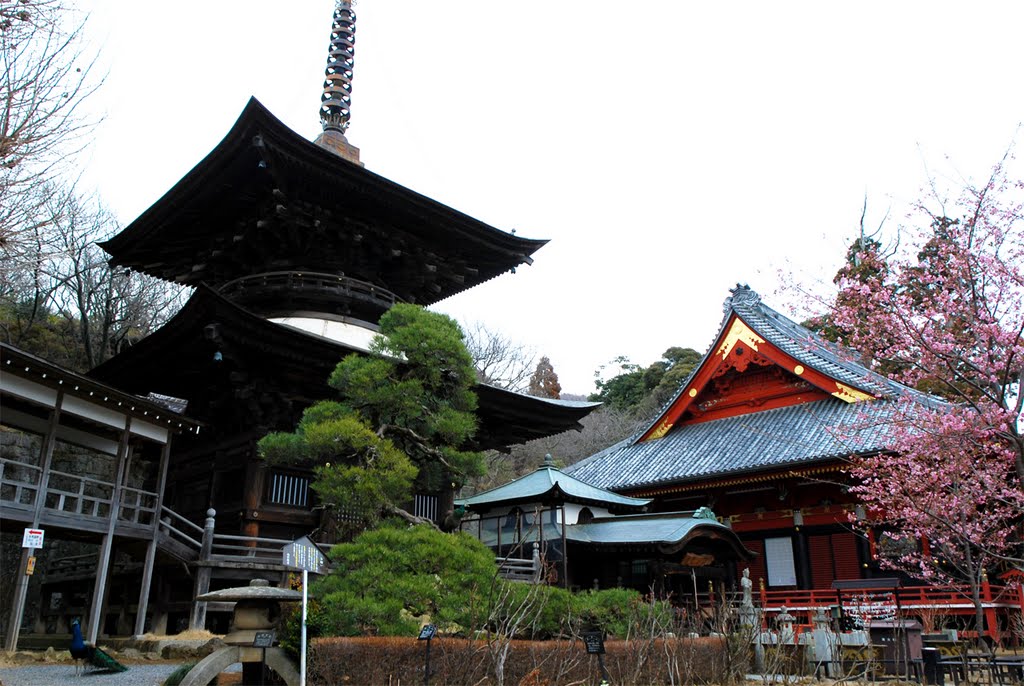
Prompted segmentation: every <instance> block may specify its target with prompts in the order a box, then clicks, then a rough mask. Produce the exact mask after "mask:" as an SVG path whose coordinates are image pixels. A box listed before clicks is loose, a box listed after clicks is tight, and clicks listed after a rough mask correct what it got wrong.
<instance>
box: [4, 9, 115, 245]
mask: <svg viewBox="0 0 1024 686" xmlns="http://www.w3.org/2000/svg"><path fill="white" fill-rule="evenodd" d="M75 19H76V17H75V14H74V12H73V11H72V10H70V9H68V8H67V7H65V6H64V5H63V4H62V3H61V2H60V0H14V1H12V0H0V66H2V69H3V79H2V82H0V248H2V249H4V250H6V251H11V250H15V251H16V250H17V246H18V244H19V243H22V242H27V243H29V244H31V242H32V238H33V232H34V231H35V230H36V229H38V228H40V222H45V221H46V219H47V215H46V213H40V210H41V209H42V207H43V206H44V205H45V204H46V203H47V200H48V198H47V191H48V190H51V189H53V188H55V187H56V186H55V185H54V184H52V183H50V182H51V181H52V180H54V179H55V178H56V177H57V176H59V175H62V174H67V168H68V160H69V158H70V156H72V155H73V154H74V153H76V152H78V151H79V150H81V149H82V147H84V145H85V141H86V138H85V137H84V136H83V134H84V133H85V132H86V131H87V130H88V129H90V128H91V127H92V126H93V125H94V124H95V122H93V121H89V120H88V119H86V118H83V117H81V116H80V112H79V107H80V105H81V103H82V102H83V100H84V99H85V98H87V97H88V96H89V95H90V94H91V93H93V92H94V91H95V90H96V88H97V87H98V86H99V85H100V83H101V82H102V79H94V78H92V76H91V73H92V72H93V67H94V64H95V59H94V58H92V57H89V56H88V55H86V54H85V53H84V52H83V49H82V47H81V37H82V29H83V26H84V22H83V21H82V20H78V21H75Z"/></svg>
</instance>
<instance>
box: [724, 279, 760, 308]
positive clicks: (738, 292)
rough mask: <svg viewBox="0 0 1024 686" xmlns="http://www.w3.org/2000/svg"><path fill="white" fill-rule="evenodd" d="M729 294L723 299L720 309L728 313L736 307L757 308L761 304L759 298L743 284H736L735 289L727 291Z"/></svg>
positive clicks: (751, 289) (756, 293)
mask: <svg viewBox="0 0 1024 686" xmlns="http://www.w3.org/2000/svg"><path fill="white" fill-rule="evenodd" d="M729 293H730V294H731V295H730V296H729V297H728V298H726V299H725V303H724V304H723V307H722V309H723V310H724V311H725V312H726V313H728V312H729V311H730V310H731V309H733V308H734V307H735V306H736V305H747V306H748V307H757V306H758V305H760V304H761V296H760V295H759V294H758V292H757V291H755V290H754V289H753V288H751V287H750V286H748V285H746V284H744V283H738V284H736V288H732V289H729Z"/></svg>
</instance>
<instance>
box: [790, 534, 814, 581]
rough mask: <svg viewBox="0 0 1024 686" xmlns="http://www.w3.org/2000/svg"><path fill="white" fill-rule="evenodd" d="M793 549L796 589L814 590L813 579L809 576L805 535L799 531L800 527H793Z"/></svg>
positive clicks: (809, 565)
mask: <svg viewBox="0 0 1024 686" xmlns="http://www.w3.org/2000/svg"><path fill="white" fill-rule="evenodd" d="M793 543H794V544H795V545H794V546H793V547H794V548H795V550H794V553H795V554H796V568H797V571H798V576H797V588H814V582H813V581H812V579H813V577H812V576H811V555H810V552H809V551H808V546H807V535H806V534H805V533H804V532H803V531H801V530H800V527H799V526H797V527H794V530H793Z"/></svg>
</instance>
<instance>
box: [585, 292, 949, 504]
mask: <svg viewBox="0 0 1024 686" xmlns="http://www.w3.org/2000/svg"><path fill="white" fill-rule="evenodd" d="M723 309H724V312H725V316H724V317H723V319H722V325H721V327H720V329H719V332H718V334H717V335H716V336H715V341H717V340H718V338H719V337H721V335H722V332H723V331H724V329H725V327H726V325H727V324H728V322H729V320H730V318H731V317H732V315H733V314H736V315H737V316H738V317H739V318H740V319H742V320H743V321H744V322H745V323H746V324H747V325H748V326H749V327H750V328H751V329H753V330H754V331H755V332H756V333H757V334H758V335H760V336H761V337H762V338H764V339H765V340H766V341H768V342H769V343H771V344H773V345H775V346H776V347H778V348H779V349H780V350H782V351H784V352H785V353H787V354H788V355H790V356H792V357H793V358H795V359H796V360H797V361H799V362H800V363H801V364H803V365H805V366H807V367H809V368H811V369H815V370H817V371H819V372H821V373H823V374H826V375H828V376H830V377H832V378H834V379H836V380H838V381H840V382H842V383H845V384H847V385H849V386H853V387H855V388H859V389H861V390H863V391H866V392H868V393H871V394H873V395H875V396H876V398H877V399H876V400H873V401H867V402H859V403H853V404H850V403H847V402H845V401H843V400H840V399H838V398H828V399H825V400H819V401H816V402H810V403H804V404H801V405H795V406H791V407H783V408H779V409H774V410H763V411H751V412H750V413H749V414H745V415H740V416H737V417H728V418H724V419H718V420H715V421H708V422H701V423H696V424H683V425H680V426H676V427H675V428H674V429H672V430H671V431H670V432H669V433H668V434H667V435H666V436H664V437H662V438H659V439H654V440H649V441H646V442H643V443H638V442H637V441H638V440H639V439H640V437H641V436H642V435H643V434H644V433H646V431H647V429H649V428H650V427H649V426H648V427H645V428H644V429H643V430H641V431H639V432H637V433H636V434H635V435H633V436H632V437H630V438H629V439H627V440H625V441H623V442H621V443H619V444H616V445H613V446H611V447H610V448H606V449H605V450H603V451H601V452H599V453H597V454H595V455H592V456H590V457H588V458H586V459H584V460H582V461H580V462H577V463H576V464H574V465H572V466H571V467H569V468H567V469H566V472H568V473H571V474H572V475H573V476H575V477H577V478H578V479H582V480H583V481H586V482H588V483H592V484H594V485H595V486H600V487H602V488H608V489H616V490H618V489H624V488H637V487H642V486H654V485H658V484H669V483H676V482H686V481H698V480H703V479H709V478H721V477H724V476H728V475H732V474H742V473H744V472H751V471H758V470H763V469H775V468H780V467H786V466H790V465H801V464H808V463H813V462H818V461H824V460H830V459H835V458H838V457H843V456H847V455H851V454H857V453H860V454H863V453H871V452H878V451H882V450H885V449H886V448H887V447H888V445H889V441H888V440H887V439H886V432H887V430H888V427H889V426H891V422H889V421H886V420H889V419H891V415H892V413H893V411H894V410H895V405H896V403H897V400H898V399H899V398H908V397H909V398H911V399H912V400H914V401H915V402H917V403H920V404H922V405H927V406H932V407H934V406H937V405H940V404H941V403H942V401H941V400H939V399H937V398H934V397H932V396H928V395H926V394H924V393H920V392H918V391H916V390H914V389H912V388H909V387H907V386H903V385H901V384H898V383H896V382H894V381H890V380H889V379H886V378H885V377H883V376H881V375H879V374H877V373H875V372H873V371H871V370H869V369H867V368H866V367H864V366H863V365H862V364H860V363H859V362H857V361H856V353H855V352H853V351H852V350H849V349H847V348H843V347H842V346H839V345H836V344H834V343H831V342H829V341H827V340H825V339H823V338H821V337H820V336H818V335H817V334H815V333H813V332H812V331H809V330H808V329H806V328H804V327H802V326H800V325H799V324H797V323H796V322H794V321H792V320H791V319H789V318H788V317H785V316H783V315H781V314H779V313H778V312H776V311H775V310H773V309H771V308H770V307H768V306H766V305H764V304H763V303H762V302H761V297H760V296H759V295H758V294H757V293H755V292H754V291H752V290H751V289H750V288H748V287H746V286H737V287H736V288H735V289H733V291H732V295H731V296H730V297H729V298H727V299H726V301H725V306H724V308H723ZM712 354H714V348H713V347H712V348H710V349H709V350H708V352H707V353H706V354H705V355H704V359H703V360H702V361H701V364H700V365H698V366H697V367H696V368H695V369H694V371H693V374H691V376H690V378H687V379H686V380H685V381H684V382H683V383H682V384H680V386H679V390H678V391H677V392H676V394H675V395H674V396H673V397H672V399H671V400H669V402H668V403H667V404H666V405H665V408H663V409H662V412H661V413H659V417H658V419H660V415H661V414H663V413H664V411H665V410H666V409H667V408H668V407H670V406H671V405H672V404H673V403H674V402H675V401H676V400H677V399H678V398H679V396H680V394H682V392H683V391H684V390H685V389H686V388H687V387H688V385H689V383H690V380H691V379H692V378H693V376H694V375H696V374H697V372H698V371H699V370H700V368H701V366H703V365H704V364H705V363H706V362H707V360H708V358H709V356H711V355H712ZM656 422H657V419H656V420H655V423H656ZM652 426H653V423H652Z"/></svg>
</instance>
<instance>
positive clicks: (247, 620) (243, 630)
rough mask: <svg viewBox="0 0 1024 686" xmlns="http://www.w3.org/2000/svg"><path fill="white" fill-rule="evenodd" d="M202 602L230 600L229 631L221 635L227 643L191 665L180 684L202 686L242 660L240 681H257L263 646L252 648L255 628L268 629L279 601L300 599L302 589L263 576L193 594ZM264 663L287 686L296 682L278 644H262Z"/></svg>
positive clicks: (296, 676)
mask: <svg viewBox="0 0 1024 686" xmlns="http://www.w3.org/2000/svg"><path fill="white" fill-rule="evenodd" d="M196 600H198V601H202V602H234V603H235V611H234V615H233V616H232V618H231V632H230V633H229V634H228V635H227V636H225V637H224V643H226V644H227V645H226V646H225V647H223V648H221V649H220V650H217V651H215V652H213V653H211V654H209V655H207V656H206V657H205V658H203V660H202V661H201V662H199V663H198V664H197V665H196V666H195V667H193V668H192V669H191V670H190V671H189V673H188V675H187V676H186V677H185V679H184V680H183V681H182V682H181V686H206V684H208V683H210V682H211V681H212V680H213V679H214V678H215V677H216V676H217V675H218V674H220V673H221V672H223V671H224V670H225V669H227V668H228V667H229V666H230V665H233V664H235V663H236V662H241V663H242V679H243V681H244V683H247V684H248V683H259V676H260V674H259V670H260V664H261V663H262V661H263V650H264V649H263V648H254V647H253V641H254V640H255V639H256V632H258V631H271V630H273V629H274V628H275V626H276V625H277V620H278V618H279V617H280V616H281V603H296V602H301V601H302V593H301V592H300V591H293V590H290V589H287V588H277V587H274V586H271V585H270V583H269V582H268V581H267V580H266V579H253V580H252V581H251V582H249V585H248V586H239V587H237V588H225V589H223V590H220V591H211V592H209V593H204V594H202V595H200V596H197V597H196ZM266 664H267V666H268V667H270V668H271V669H273V670H274V671H275V672H277V673H278V675H279V676H280V677H281V678H282V679H284V681H285V683H287V684H288V686H293V685H296V686H297V684H298V683H299V671H298V670H297V669H296V668H295V664H294V663H293V662H292V661H291V659H290V658H289V657H288V655H287V654H286V653H285V651H284V650H283V649H282V648H279V647H271V648H266Z"/></svg>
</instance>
